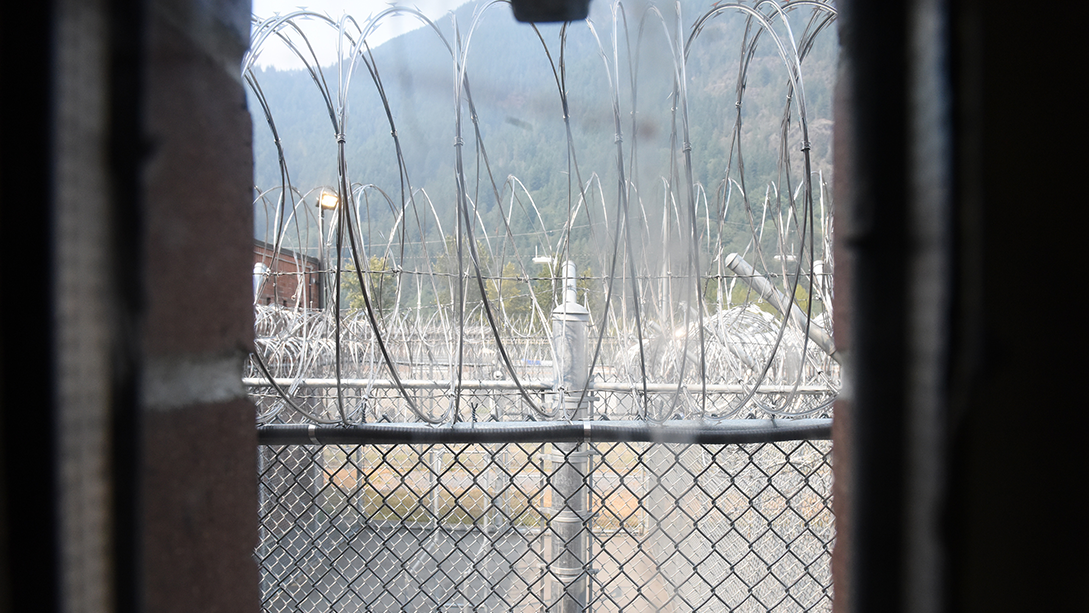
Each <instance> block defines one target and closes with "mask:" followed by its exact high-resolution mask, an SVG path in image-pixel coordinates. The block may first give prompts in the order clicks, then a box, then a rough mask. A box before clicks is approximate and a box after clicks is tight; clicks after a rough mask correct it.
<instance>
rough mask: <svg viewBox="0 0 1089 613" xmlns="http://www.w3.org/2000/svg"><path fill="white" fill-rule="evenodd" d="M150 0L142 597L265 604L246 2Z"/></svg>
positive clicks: (158, 608) (234, 608)
mask: <svg viewBox="0 0 1089 613" xmlns="http://www.w3.org/2000/svg"><path fill="white" fill-rule="evenodd" d="M145 7H146V8H145V12H146V20H145V21H146V26H147V27H146V31H145V35H144V39H145V52H144V73H143V81H144V87H145V90H144V91H145V97H144V101H143V102H144V109H145V121H144V134H145V137H146V138H147V145H148V147H149V150H148V152H147V157H146V160H145V165H144V185H143V190H144V191H143V201H144V207H145V208H144V223H145V235H144V244H143V250H144V253H143V258H144V264H145V266H144V270H145V273H144V274H145V279H144V285H145V288H146V292H147V294H146V300H147V303H146V304H147V313H146V315H147V317H146V320H145V328H144V351H145V362H144V377H143V381H144V383H143V390H142V414H141V421H142V425H141V427H142V432H143V438H142V441H141V442H142V449H141V455H142V460H143V461H142V468H143V473H142V475H141V490H142V492H141V499H142V504H143V512H142V521H143V528H142V530H143V531H142V539H141V540H142V543H141V554H142V566H143V568H142V571H143V573H144V575H143V593H144V603H145V605H146V610H148V611H155V612H157V613H158V612H168V611H178V612H182V611H184V612H192V611H201V612H202V613H212V612H215V611H225V612H226V611H230V612H231V613H241V612H246V611H251V612H255V611H257V610H258V608H259V597H258V576H257V567H256V565H255V563H254V561H253V558H252V553H253V548H254V546H255V545H256V543H257V518H256V514H257V482H256V479H257V478H256V457H257V455H256V433H255V424H254V407H253V405H252V404H250V403H249V402H248V401H247V400H246V398H245V394H244V391H243V389H242V384H241V375H242V366H243V361H244V359H245V357H246V354H247V352H248V351H249V350H250V348H251V346H252V342H253V309H252V305H251V299H252V281H251V274H252V267H253V263H252V250H253V241H252V234H253V230H252V224H253V222H252V210H251V206H250V203H251V186H252V166H253V162H252V152H251V139H252V132H251V124H250V117H249V114H248V112H247V110H246V100H245V94H244V89H243V86H242V83H241V80H240V77H239V66H240V64H241V59H242V54H243V53H244V51H245V49H246V47H247V45H248V42H249V14H250V4H249V2H248V1H246V0H233V1H228V2H210V3H190V2H183V1H181V0H148V1H147V3H146V4H145Z"/></svg>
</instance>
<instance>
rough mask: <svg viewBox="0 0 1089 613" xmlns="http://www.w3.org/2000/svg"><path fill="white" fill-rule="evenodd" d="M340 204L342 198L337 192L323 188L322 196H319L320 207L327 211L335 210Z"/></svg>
mask: <svg viewBox="0 0 1089 613" xmlns="http://www.w3.org/2000/svg"><path fill="white" fill-rule="evenodd" d="M338 204H340V198H339V197H338V196H337V194H336V192H332V191H329V190H327V189H323V190H321V197H320V198H318V208H321V209H323V210H326V211H333V210H336V208H337V205H338Z"/></svg>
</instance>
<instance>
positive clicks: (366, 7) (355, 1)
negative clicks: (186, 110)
mask: <svg viewBox="0 0 1089 613" xmlns="http://www.w3.org/2000/svg"><path fill="white" fill-rule="evenodd" d="M466 1H467V0H407V1H405V0H402V1H400V2H391V1H389V0H253V14H254V15H256V16H257V17H260V18H266V17H272V16H273V15H275V14H277V13H279V14H281V15H285V14H287V13H291V12H293V11H298V10H300V9H306V10H310V11H314V12H316V13H323V14H325V15H328V16H329V17H331V18H333V19H339V18H340V17H341V16H343V15H345V14H348V15H351V16H353V17H355V18H356V19H357V20H359V21H360V22H362V21H364V20H366V19H367V17H369V16H370V15H374V14H377V13H379V12H381V11H382V10H383V9H386V8H388V7H390V6H392V5H394V4H401V5H404V6H409V7H414V8H418V9H420V10H421V11H422V12H423V13H424V14H426V15H427V16H428V17H430V18H431V19H438V18H440V17H442V16H443V15H445V14H446V13H448V12H449V11H451V10H453V9H455V8H457V7H459V6H461V5H462V4H464V3H465V2H466ZM303 27H304V30H306V31H307V34H308V38H309V39H310V42H311V43H312V44H313V45H314V46H315V47H316V48H317V50H318V53H319V54H321V55H322V57H328V58H333V57H335V54H336V50H335V49H336V48H335V46H334V44H335V43H334V42H333V41H334V38H335V37H334V36H333V34H332V33H331V31H330V30H329V29H328V28H325V27H318V28H314V27H310V28H307V26H306V24H305V23H304V24H303ZM417 27H420V22H419V21H418V20H417V19H414V18H413V19H409V18H399V19H391V20H388V21H387V22H385V24H384V25H383V26H382V27H381V28H380V29H379V30H378V31H376V32H375V35H374V36H372V37H371V38H369V39H368V40H369V41H370V44H371V46H378V45H379V44H381V43H383V42H385V41H386V40H388V39H390V38H393V37H394V36H397V35H399V34H403V33H404V32H407V31H409V30H412V29H415V28H417ZM323 43H324V44H323ZM323 47H324V48H323ZM257 63H258V64H259V65H261V66H275V67H277V68H301V65H300V64H299V62H298V60H297V59H294V56H293V55H292V54H291V52H290V51H288V50H287V49H286V48H285V47H284V46H283V45H281V44H278V43H273V44H269V45H266V46H265V47H264V48H263V49H262V50H261V53H260V55H259V56H258V59H257Z"/></svg>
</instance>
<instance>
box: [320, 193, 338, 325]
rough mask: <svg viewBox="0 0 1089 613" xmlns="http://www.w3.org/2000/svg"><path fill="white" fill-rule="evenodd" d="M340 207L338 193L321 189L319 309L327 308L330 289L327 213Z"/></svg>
mask: <svg viewBox="0 0 1089 613" xmlns="http://www.w3.org/2000/svg"><path fill="white" fill-rule="evenodd" d="M339 205H340V197H339V196H338V195H337V193H336V192H335V191H333V190H331V189H329V188H326V187H323V188H321V194H320V195H319V196H318V202H317V205H316V206H317V207H318V211H319V214H318V237H319V238H318V266H319V267H320V268H321V270H320V271H319V272H320V275H321V288H320V290H321V304H319V305H318V307H319V308H325V305H326V303H327V300H326V299H327V298H328V296H327V295H326V294H327V293H328V292H327V291H326V288H327V287H328V284H327V283H326V278H327V275H326V258H325V211H335V210H337V206H339Z"/></svg>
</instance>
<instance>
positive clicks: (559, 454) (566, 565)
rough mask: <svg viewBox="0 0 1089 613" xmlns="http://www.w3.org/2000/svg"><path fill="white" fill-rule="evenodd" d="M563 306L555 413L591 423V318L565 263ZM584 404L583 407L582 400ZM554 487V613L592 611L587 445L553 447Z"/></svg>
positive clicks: (556, 314)
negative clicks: (589, 341) (590, 602)
mask: <svg viewBox="0 0 1089 613" xmlns="http://www.w3.org/2000/svg"><path fill="white" fill-rule="evenodd" d="M563 271H564V291H563V302H562V303H561V304H560V305H559V306H557V307H556V308H555V309H553V311H552V345H553V347H554V349H555V352H556V359H555V360H553V373H554V374H555V377H556V384H555V392H554V395H553V398H554V401H555V402H554V405H553V406H554V407H555V409H556V410H557V413H558V418H559V419H568V420H571V421H580V420H585V419H589V416H590V410H589V409H590V395H589V394H584V393H583V391H584V390H585V389H586V387H587V384H588V382H589V364H588V359H587V358H588V356H587V337H588V333H589V327H590V313H589V311H587V310H586V308H585V307H583V306H582V305H580V304H578V302H577V301H576V293H577V292H576V285H575V264H574V262H570V261H568V262H564V266H563ZM580 398H582V402H581V403H580V402H579V399H580ZM553 448H554V449H555V451H556V456H555V457H554V459H553V467H554V471H555V473H554V475H553V478H552V487H553V488H554V490H553V491H554V498H553V500H552V509H553V515H552V517H551V519H550V526H551V530H552V562H551V564H550V565H549V570H550V572H551V575H552V578H553V588H552V594H553V598H556V596H557V595H558V596H559V597H558V602H557V601H556V600H554V601H553V602H554V604H553V607H551V609H552V610H553V611H558V612H559V613H581V612H584V611H589V610H590V607H589V597H590V589H589V588H590V582H589V574H590V569H589V563H590V554H591V552H590V531H589V522H590V515H591V512H592V510H591V508H590V486H591V484H590V456H591V454H592V451H591V450H590V448H589V446H588V445H586V444H584V443H554V444H553Z"/></svg>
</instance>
